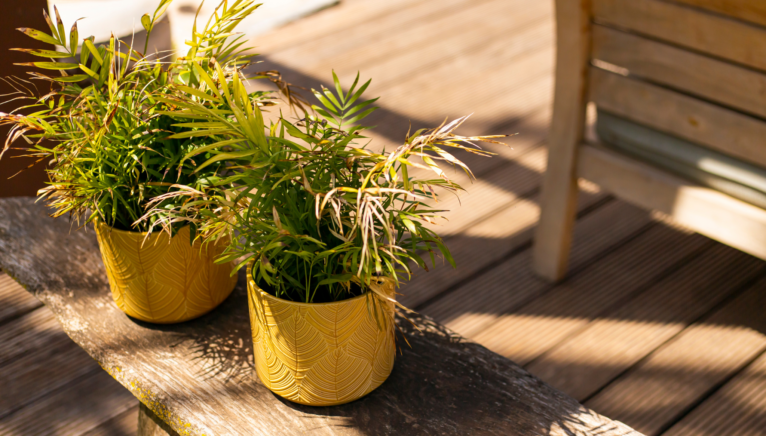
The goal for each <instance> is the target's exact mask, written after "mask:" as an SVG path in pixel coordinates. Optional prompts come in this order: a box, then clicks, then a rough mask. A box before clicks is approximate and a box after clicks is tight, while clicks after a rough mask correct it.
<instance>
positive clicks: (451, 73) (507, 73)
mask: <svg viewBox="0 0 766 436" xmlns="http://www.w3.org/2000/svg"><path fill="white" fill-rule="evenodd" d="M476 63H479V62H478V60H477V61H476V62H474V65H475V64H476ZM552 67H553V49H552V48H545V49H543V50H539V51H535V52H533V53H530V54H528V55H523V56H521V57H520V58H518V59H514V60H509V62H508V63H507V64H505V65H502V66H498V67H496V68H492V67H491V66H487V65H484V66H482V67H481V68H478V66H477V67H475V68H476V69H475V70H474V71H470V69H469V67H468V66H467V65H462V63H452V62H451V63H445V64H443V65H441V66H440V67H439V68H434V69H431V70H428V71H426V72H424V73H422V74H419V75H417V76H415V77H412V78H411V79H410V80H408V81H406V82H402V83H400V84H399V85H398V86H396V87H395V88H390V89H386V90H382V91H379V90H376V89H374V88H373V87H372V85H371V86H370V88H371V92H370V95H373V93H374V95H381V96H382V98H381V100H379V103H380V105H381V106H382V107H384V108H390V109H391V110H390V111H388V112H381V114H382V115H381V116H376V117H371V118H370V120H371V121H370V122H373V123H375V125H378V126H383V125H392V126H397V125H399V124H401V121H400V119H401V118H402V117H404V118H405V119H407V118H409V119H412V123H413V127H417V128H421V127H437V126H438V125H439V124H441V123H442V122H443V121H444V119H445V118H448V119H450V120H452V119H455V118H458V117H461V116H465V115H470V114H472V113H473V114H474V115H473V116H472V117H471V122H470V123H468V124H467V125H466V126H465V132H467V133H469V134H470V133H475V132H484V133H487V134H488V133H513V132H493V131H491V129H492V128H493V127H494V126H497V125H500V124H504V123H505V122H506V121H507V120H508V119H510V118H513V117H514V116H517V115H518V114H523V113H524V112H525V111H528V110H529V108H530V107H532V108H535V107H539V106H541V105H542V104H544V102H545V101H546V97H547V101H548V102H549V101H550V96H551V95H552V94H551V90H552V84H553V82H552V80H551V78H550V73H551V71H552ZM461 69H469V71H467V72H466V73H465V74H466V75H468V76H469V77H470V76H473V77H476V78H477V80H475V81H472V82H470V81H466V78H465V76H462V75H459V76H458V75H456V74H455V71H457V70H461ZM487 69H493V70H494V73H493V74H491V75H488V76H486V77H482V74H483V73H486V71H487ZM479 79H480V80H479ZM437 83H438V84H439V86H435V84H437ZM525 86H531V87H532V89H535V90H537V92H535V93H534V94H533V96H535V99H534V100H533V99H531V98H529V97H528V96H526V95H524V94H519V97H518V99H517V98H516V97H515V94H516V92H518V91H519V90H520V89H525V88H524V87H525ZM413 90H417V91H418V92H413ZM535 100H536V101H537V103H536V104H534V101H535ZM488 102H497V103H498V104H499V105H501V107H502V110H498V108H497V107H495V108H493V109H492V110H485V105H487V104H488ZM407 127H408V126H407V125H406V124H405V125H402V126H399V128H400V129H401V130H402V132H401V135H400V136H401V137H402V138H403V137H404V134H405V133H406V131H407ZM461 131H462V129H461Z"/></svg>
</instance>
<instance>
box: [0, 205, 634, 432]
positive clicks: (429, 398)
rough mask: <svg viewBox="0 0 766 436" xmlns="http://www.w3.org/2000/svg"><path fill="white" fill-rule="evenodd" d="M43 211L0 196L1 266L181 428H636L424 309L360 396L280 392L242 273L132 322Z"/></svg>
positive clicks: (85, 251)
mask: <svg viewBox="0 0 766 436" xmlns="http://www.w3.org/2000/svg"><path fill="white" fill-rule="evenodd" d="M46 212H47V211H46V210H45V209H44V208H43V207H42V206H41V205H40V204H33V203H32V201H31V200H24V199H11V200H4V201H3V202H2V203H0V259H2V260H0V262H2V267H3V268H4V269H6V270H7V271H9V273H11V274H13V275H14V276H16V277H18V279H19V280H20V281H21V282H22V283H24V284H25V285H26V286H27V287H28V289H29V290H30V291H31V292H33V293H34V294H35V295H36V296H38V297H39V298H40V299H41V300H43V301H44V302H45V303H46V305H48V306H49V307H50V308H51V310H53V312H54V313H56V315H57V316H58V317H60V319H62V320H63V321H65V322H62V324H63V326H64V329H65V330H66V331H67V333H68V334H69V335H70V337H72V338H73V339H74V340H75V342H77V343H78V344H80V345H81V346H82V347H83V348H85V349H86V351H88V352H89V353H90V354H91V355H92V356H93V357H94V358H95V359H96V360H98V361H99V362H100V363H101V365H102V367H103V368H104V369H106V370H107V371H109V373H110V374H112V375H113V376H114V377H115V378H116V379H117V380H118V381H120V382H121V383H122V384H123V386H125V387H126V388H128V389H129V390H130V391H131V392H132V393H133V394H134V395H135V396H137V397H138V398H139V399H140V400H141V401H142V402H143V403H144V404H145V405H147V406H148V407H149V408H150V409H151V410H152V411H154V412H155V413H156V414H157V415H158V416H160V417H161V418H162V419H163V420H164V421H165V422H166V423H168V424H169V425H171V427H172V428H173V429H174V430H176V431H179V433H182V432H185V434H189V435H195V434H203V433H204V434H213V433H214V434H221V435H225V434H249V435H256V434H295V433H300V432H304V431H308V430H313V431H314V432H316V433H330V432H334V433H335V434H349V435H350V434H367V433H370V432H373V433H376V434H403V433H411V432H413V431H415V432H423V433H441V434H508V435H531V434H540V433H545V432H550V434H560V435H563V434H567V433H565V432H571V433H576V432H580V433H582V434H596V432H600V433H598V434H615V435H617V434H631V432H632V430H630V429H629V428H627V427H625V426H623V425H621V424H618V423H612V422H610V421H608V420H606V419H605V418H602V417H600V416H597V415H595V414H592V413H591V412H590V411H588V410H586V409H584V408H582V407H581V406H580V405H578V404H577V403H576V402H574V401H573V400H571V399H570V398H569V397H566V396H565V395H563V394H560V393H558V392H557V391H555V390H553V389H552V388H550V387H548V386H547V385H545V384H544V383H542V382H540V381H539V380H537V379H536V378H534V377H533V376H531V375H530V374H528V373H527V372H525V371H523V370H522V369H520V368H519V367H517V366H516V365H514V364H513V363H512V362H510V361H508V360H506V359H504V358H502V357H500V356H497V355H495V354H493V353H491V352H489V351H488V350H486V349H485V348H483V347H481V346H479V345H477V344H474V343H471V342H469V341H466V340H464V339H462V338H460V337H459V336H457V335H456V334H454V333H452V332H451V331H449V330H447V329H445V328H443V327H441V326H439V325H438V324H435V323H433V322H432V321H430V320H428V319H427V318H422V317H416V318H414V322H415V323H416V324H417V325H418V326H419V327H420V328H421V330H420V331H418V330H416V329H414V328H413V327H412V326H410V325H409V324H408V323H407V322H400V323H399V324H400V327H401V329H402V331H403V334H404V335H406V337H407V340H408V341H409V343H410V344H411V346H412V348H408V347H404V346H403V347H402V354H401V355H400V356H398V359H397V362H396V366H395V369H394V372H393V374H392V375H391V377H390V378H389V380H388V381H387V382H386V383H385V384H383V386H381V387H380V388H379V389H378V390H376V391H374V392H373V393H372V394H370V395H369V396H367V397H365V398H364V399H362V400H359V401H356V402H353V403H350V404H347V405H345V406H339V407H333V408H311V407H304V406H298V405H295V404H291V403H287V402H283V401H280V400H279V399H277V398H276V397H275V396H274V395H273V394H271V393H270V392H269V391H268V390H267V389H266V388H265V387H264V386H262V385H261V384H260V383H258V382H257V381H256V380H254V378H253V377H252V367H251V363H250V362H251V359H250V356H251V354H252V352H251V342H250V332H249V328H248V322H249V319H248V313H247V305H246V303H245V299H246V295H245V289H244V280H242V278H240V279H241V280H240V284H239V286H238V287H237V289H236V290H235V291H234V293H233V294H232V296H231V297H230V298H229V299H228V300H227V301H225V302H224V303H223V305H222V306H220V307H219V308H218V309H216V310H215V311H213V312H212V313H210V314H209V315H207V316H205V317H202V318H200V319H197V320H194V321H191V322H188V323H183V324H178V325H170V326H153V325H147V324H143V323H140V324H139V323H136V322H134V321H131V320H130V319H128V318H127V317H126V316H125V315H124V314H122V312H120V311H119V309H117V308H116V307H115V306H114V305H113V304H112V302H111V296H110V295H109V293H108V285H107V281H106V277H105V274H104V273H103V270H102V268H103V266H102V265H101V261H100V256H99V255H98V252H97V247H96V241H95V238H94V236H93V234H92V232H74V233H71V234H70V233H69V232H68V227H67V225H66V223H65V222H64V221H62V220H51V219H50V218H48V217H47V214H46ZM54 247H55V249H54ZM9 253H13V254H14V256H12V257H11V256H8V255H7V254H9ZM60 259H67V261H61V260H60ZM234 380H236V382H233V381H234ZM49 398H51V401H50V403H48V404H45V405H43V404H42V403H36V406H37V405H38V404H40V406H39V409H34V410H31V409H30V408H25V409H23V410H26V412H25V413H26V414H25V415H19V413H21V412H17V413H16V414H13V415H11V417H13V418H14V421H13V423H3V425H4V426H5V427H0V429H1V430H4V429H6V428H7V429H16V428H19V426H22V425H23V426H28V427H32V426H37V425H39V424H40V422H41V420H39V419H37V420H32V419H29V417H30V416H33V415H32V413H35V412H37V413H40V410H42V408H43V407H52V406H51V405H52V404H54V403H53V401H54V400H53V398H52V397H49ZM99 404H100V405H101V406H105V405H106V404H107V403H106V402H104V401H103V400H101V402H100V403H99ZM113 408H114V409H117V408H118V407H113ZM125 410H127V408H126V409H125ZM37 416H39V415H37ZM376 417H385V420H384V421H381V420H380V419H377V418H376ZM605 429H612V430H607V431H605ZM13 431H16V430H13ZM608 431H612V433H608ZM25 434H28V433H25Z"/></svg>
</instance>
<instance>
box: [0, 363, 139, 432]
mask: <svg viewBox="0 0 766 436" xmlns="http://www.w3.org/2000/svg"><path fill="white" fill-rule="evenodd" d="M135 405H136V398H135V397H134V396H133V395H132V394H131V393H130V392H129V391H128V390H127V389H125V388H123V387H122V386H120V384H119V383H117V382H116V381H115V380H114V379H112V377H111V376H109V374H107V373H106V372H104V371H102V370H101V369H100V368H96V369H95V370H94V372H92V373H89V374H86V375H84V376H82V377H80V378H79V379H77V380H75V381H74V382H73V383H70V384H68V385H66V386H63V387H61V388H59V389H57V390H56V391H55V392H53V393H51V394H49V395H47V396H45V397H43V398H41V399H40V400H38V401H36V402H34V403H33V404H31V405H29V406H27V407H24V408H22V409H20V410H18V411H16V412H15V413H13V414H11V415H9V416H6V417H3V418H2V419H0V434H2V435H7V436H38V435H39V436H50V435H80V434H82V433H85V432H87V431H89V430H91V429H93V428H95V427H97V426H98V425H100V424H101V423H103V422H106V421H108V420H109V419H111V418H112V417H114V416H117V415H119V414H121V413H123V412H125V411H126V410H128V409H130V408H132V407H134V406H135Z"/></svg>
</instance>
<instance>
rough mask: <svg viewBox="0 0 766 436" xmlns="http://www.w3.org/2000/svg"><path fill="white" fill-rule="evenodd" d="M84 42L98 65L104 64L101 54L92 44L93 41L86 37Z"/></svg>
mask: <svg viewBox="0 0 766 436" xmlns="http://www.w3.org/2000/svg"><path fill="white" fill-rule="evenodd" d="M83 42H84V43H85V46H86V47H88V51H90V53H91V54H92V55H93V58H94V59H95V60H96V62H98V64H99V65H104V59H103V58H102V57H101V54H100V53H99V51H98V49H97V48H96V46H95V45H94V44H93V41H92V40H91V39H90V38H88V39H85V41H83Z"/></svg>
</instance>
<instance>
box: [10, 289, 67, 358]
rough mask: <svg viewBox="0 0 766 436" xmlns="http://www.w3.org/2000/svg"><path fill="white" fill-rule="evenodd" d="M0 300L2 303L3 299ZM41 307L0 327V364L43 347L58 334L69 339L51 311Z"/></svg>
mask: <svg viewBox="0 0 766 436" xmlns="http://www.w3.org/2000/svg"><path fill="white" fill-rule="evenodd" d="M17 292H27V291H24V290H21V291H17ZM0 302H2V303H3V304H4V300H0ZM43 309H44V308H40V309H37V310H34V311H32V312H30V313H28V314H26V315H24V316H22V317H20V318H17V319H15V320H13V321H10V322H8V323H7V324H5V325H3V326H2V328H0V366H2V365H5V364H7V363H8V362H11V361H13V360H15V359H18V358H19V357H21V356H23V355H25V354H27V353H30V352H32V351H34V350H36V349H39V348H40V347H45V346H46V345H48V344H49V343H50V341H51V338H53V337H56V336H59V337H63V338H66V339H68V340H69V338H68V336H67V335H66V333H64V331H63V330H61V326H60V325H59V323H58V321H56V318H55V317H54V316H53V313H51V312H50V311H49V310H43ZM70 341H71V340H70Z"/></svg>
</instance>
